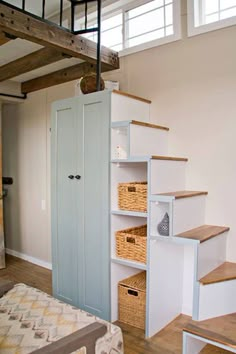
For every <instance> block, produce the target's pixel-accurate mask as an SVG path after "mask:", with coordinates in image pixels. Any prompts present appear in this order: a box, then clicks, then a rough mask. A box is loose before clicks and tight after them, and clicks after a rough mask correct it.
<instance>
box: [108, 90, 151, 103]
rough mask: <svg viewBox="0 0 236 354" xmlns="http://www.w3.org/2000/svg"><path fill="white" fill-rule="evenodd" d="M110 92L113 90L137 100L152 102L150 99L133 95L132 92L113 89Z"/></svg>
mask: <svg viewBox="0 0 236 354" xmlns="http://www.w3.org/2000/svg"><path fill="white" fill-rule="evenodd" d="M112 92H114V93H116V94H118V95H122V96H126V97H129V98H133V99H134V100H138V101H141V102H145V103H148V104H151V103H152V101H150V100H147V99H146V98H143V97H139V96H135V95H132V94H130V93H127V92H124V91H120V90H113V91H112Z"/></svg>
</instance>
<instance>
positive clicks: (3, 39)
mask: <svg viewBox="0 0 236 354" xmlns="http://www.w3.org/2000/svg"><path fill="white" fill-rule="evenodd" d="M12 39H13V38H11V36H8V35H7V34H6V33H4V32H2V31H0V46H1V45H3V44H5V43H7V42H9V41H10V40H12Z"/></svg>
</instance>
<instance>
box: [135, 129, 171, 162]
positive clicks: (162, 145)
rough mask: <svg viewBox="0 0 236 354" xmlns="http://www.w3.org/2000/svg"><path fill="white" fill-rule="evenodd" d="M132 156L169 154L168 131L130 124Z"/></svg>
mask: <svg viewBox="0 0 236 354" xmlns="http://www.w3.org/2000/svg"><path fill="white" fill-rule="evenodd" d="M129 151H130V156H142V155H164V156H166V155H168V131H166V130H163V129H155V128H149V127H144V126H140V125H136V124H130V149H129Z"/></svg>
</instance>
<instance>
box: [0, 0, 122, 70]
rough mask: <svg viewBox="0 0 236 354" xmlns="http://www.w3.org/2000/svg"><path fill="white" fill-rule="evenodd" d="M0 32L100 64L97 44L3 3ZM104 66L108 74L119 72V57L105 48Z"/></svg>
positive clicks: (0, 7) (0, 9)
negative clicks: (111, 71)
mask: <svg viewBox="0 0 236 354" xmlns="http://www.w3.org/2000/svg"><path fill="white" fill-rule="evenodd" d="M0 30H1V31H5V32H7V33H10V34H12V35H14V36H16V37H19V38H22V39H26V40H29V41H31V42H35V43H38V44H40V45H42V46H44V47H52V48H54V49H56V50H58V51H59V52H61V53H65V54H68V55H70V56H72V57H75V58H79V59H82V60H85V61H87V62H89V63H91V64H95V63H96V61H97V54H96V52H97V50H96V49H97V45H96V43H95V42H93V41H90V40H88V39H87V38H85V37H82V36H79V35H74V34H72V33H70V32H69V31H66V30H64V29H62V28H60V27H57V26H56V25H53V24H51V23H48V22H46V21H45V22H44V21H41V20H39V19H36V18H35V17H32V16H29V15H28V14H25V13H23V12H21V11H19V10H17V9H16V8H12V7H10V6H8V5H6V4H2V3H0ZM101 62H102V63H103V65H105V66H106V67H107V69H108V70H114V69H118V68H119V58H118V53H117V52H115V51H113V50H111V49H108V48H106V47H103V46H102V48H101Z"/></svg>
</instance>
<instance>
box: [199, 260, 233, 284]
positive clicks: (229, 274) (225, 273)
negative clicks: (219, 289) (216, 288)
mask: <svg viewBox="0 0 236 354" xmlns="http://www.w3.org/2000/svg"><path fill="white" fill-rule="evenodd" d="M234 279H236V263H231V262H225V263H223V264H221V265H220V266H219V267H218V268H216V269H214V270H213V271H212V272H210V273H208V274H207V275H205V276H204V277H203V278H201V279H200V280H199V282H200V283H201V284H202V285H208V284H214V283H219V282H222V281H228V280H234Z"/></svg>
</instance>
